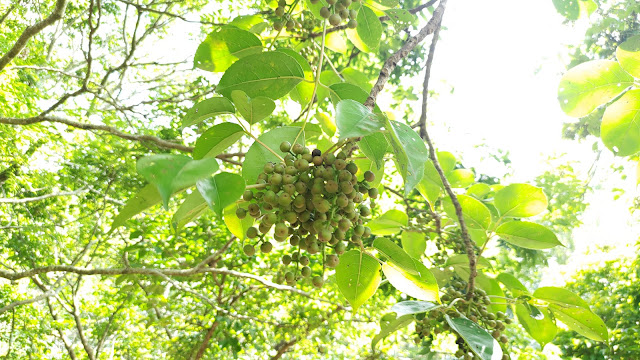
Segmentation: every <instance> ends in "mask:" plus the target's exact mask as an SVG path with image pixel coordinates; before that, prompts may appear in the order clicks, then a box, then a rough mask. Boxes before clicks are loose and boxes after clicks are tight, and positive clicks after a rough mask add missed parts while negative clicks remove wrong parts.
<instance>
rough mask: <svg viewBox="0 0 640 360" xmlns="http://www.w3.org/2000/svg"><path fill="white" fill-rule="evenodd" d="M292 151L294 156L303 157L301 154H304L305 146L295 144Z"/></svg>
mask: <svg viewBox="0 0 640 360" xmlns="http://www.w3.org/2000/svg"><path fill="white" fill-rule="evenodd" d="M291 151H292V152H293V153H294V154H298V155H301V154H302V153H303V152H304V146H302V144H298V143H295V144H294V145H293V146H292V147H291Z"/></svg>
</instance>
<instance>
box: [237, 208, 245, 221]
mask: <svg viewBox="0 0 640 360" xmlns="http://www.w3.org/2000/svg"><path fill="white" fill-rule="evenodd" d="M236 216H237V217H238V219H244V218H246V217H247V210H245V209H243V208H237V209H236Z"/></svg>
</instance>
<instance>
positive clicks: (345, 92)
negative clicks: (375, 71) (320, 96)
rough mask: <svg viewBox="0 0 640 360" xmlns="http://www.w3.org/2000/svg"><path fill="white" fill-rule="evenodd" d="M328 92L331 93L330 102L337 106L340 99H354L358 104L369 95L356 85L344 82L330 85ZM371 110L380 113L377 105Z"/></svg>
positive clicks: (364, 100)
mask: <svg viewBox="0 0 640 360" xmlns="http://www.w3.org/2000/svg"><path fill="white" fill-rule="evenodd" d="M334 75H335V74H334ZM329 92H330V94H331V102H333V104H334V105H335V106H337V105H338V103H340V101H342V100H355V101H357V102H359V103H360V104H364V103H365V102H366V101H367V98H368V97H369V93H368V92H366V91H364V90H363V89H362V88H361V87H359V86H358V85H354V84H350V83H346V82H336V83H334V84H332V85H330V86H329ZM373 112H374V113H380V108H379V107H378V105H376V106H375V107H374V108H373Z"/></svg>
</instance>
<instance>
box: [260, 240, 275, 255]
mask: <svg viewBox="0 0 640 360" xmlns="http://www.w3.org/2000/svg"><path fill="white" fill-rule="evenodd" d="M271 250H273V244H271V243H270V242H268V241H266V242H263V243H262V245H260V251H262V252H263V253H265V254H268V253H270V252H271Z"/></svg>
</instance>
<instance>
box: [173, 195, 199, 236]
mask: <svg viewBox="0 0 640 360" xmlns="http://www.w3.org/2000/svg"><path fill="white" fill-rule="evenodd" d="M205 210H207V202H206V201H205V200H204V198H203V197H202V195H200V193H199V192H198V191H194V192H192V193H191V194H189V195H188V196H187V197H186V198H185V199H184V201H183V202H182V205H180V207H179V208H178V210H177V211H176V212H175V214H173V217H172V218H171V224H172V225H173V228H174V229H176V230H178V229H180V228H181V227H183V226H185V225H186V224H188V223H189V222H190V221H191V220H193V219H195V218H197V217H198V216H200V214H202V213H203V212H204V211H205Z"/></svg>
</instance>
